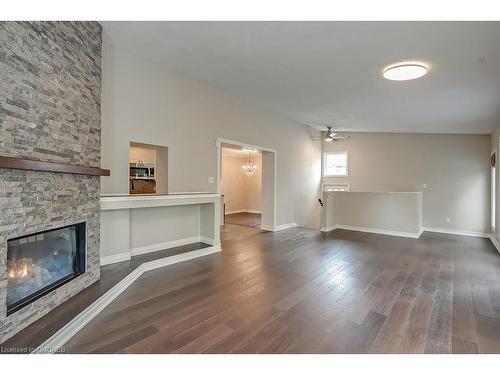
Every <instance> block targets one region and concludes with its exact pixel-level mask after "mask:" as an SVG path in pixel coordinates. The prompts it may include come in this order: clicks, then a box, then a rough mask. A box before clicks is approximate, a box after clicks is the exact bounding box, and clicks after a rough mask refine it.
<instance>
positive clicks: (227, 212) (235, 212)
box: [224, 208, 262, 215]
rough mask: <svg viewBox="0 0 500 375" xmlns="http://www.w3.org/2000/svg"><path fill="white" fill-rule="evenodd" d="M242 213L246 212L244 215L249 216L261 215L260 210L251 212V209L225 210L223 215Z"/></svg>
mask: <svg viewBox="0 0 500 375" xmlns="http://www.w3.org/2000/svg"><path fill="white" fill-rule="evenodd" d="M242 212H246V213H249V214H260V213H262V212H261V211H260V210H252V209H251V208H243V209H241V210H226V212H224V215H231V214H240V213H242Z"/></svg>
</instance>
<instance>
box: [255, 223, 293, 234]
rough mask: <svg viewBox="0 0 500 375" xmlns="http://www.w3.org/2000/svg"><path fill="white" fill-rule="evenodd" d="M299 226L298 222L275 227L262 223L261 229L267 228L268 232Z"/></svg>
mask: <svg viewBox="0 0 500 375" xmlns="http://www.w3.org/2000/svg"><path fill="white" fill-rule="evenodd" d="M297 226H298V225H297V224H296V223H288V224H282V225H276V226H274V227H271V226H269V225H265V224H262V225H261V226H260V229H261V230H266V231H268V232H279V231H280V230H285V229H290V228H296V227H297Z"/></svg>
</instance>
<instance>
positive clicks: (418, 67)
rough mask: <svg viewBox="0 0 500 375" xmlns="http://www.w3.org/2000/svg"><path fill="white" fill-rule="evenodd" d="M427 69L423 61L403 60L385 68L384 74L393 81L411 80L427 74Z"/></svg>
mask: <svg viewBox="0 0 500 375" xmlns="http://www.w3.org/2000/svg"><path fill="white" fill-rule="evenodd" d="M427 70H428V68H427V66H425V65H424V64H421V63H414V62H401V63H397V64H394V65H391V66H388V67H387V68H385V69H384V73H383V76H384V78H385V79H389V80H391V81H409V80H411V79H417V78H420V77H423V76H425V75H426V74H427Z"/></svg>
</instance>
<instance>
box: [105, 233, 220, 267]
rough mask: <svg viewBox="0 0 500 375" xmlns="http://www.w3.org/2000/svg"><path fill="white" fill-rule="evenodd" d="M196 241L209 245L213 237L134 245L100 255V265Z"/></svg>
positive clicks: (212, 243) (213, 242) (213, 243)
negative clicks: (110, 253)
mask: <svg viewBox="0 0 500 375" xmlns="http://www.w3.org/2000/svg"><path fill="white" fill-rule="evenodd" d="M197 242H202V243H205V244H207V245H210V246H213V245H215V241H214V239H213V238H210V237H206V236H193V237H187V238H181V239H180V240H174V241H166V242H159V243H155V244H152V245H145V246H140V247H136V248H133V249H130V251H129V252H123V253H119V254H114V255H108V256H105V257H101V266H105V265H108V264H113V263H118V262H123V261H125V260H130V259H131V258H132V257H134V256H137V255H143V254H148V253H152V252H155V251H161V250H166V249H170V248H172V247H177V246H184V245H190V244H193V243H197Z"/></svg>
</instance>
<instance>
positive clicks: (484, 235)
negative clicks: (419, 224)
mask: <svg viewBox="0 0 500 375" xmlns="http://www.w3.org/2000/svg"><path fill="white" fill-rule="evenodd" d="M424 231H425V232H435V233H445V234H456V235H459V236H470V237H482V238H490V236H491V235H490V234H489V233H483V232H472V231H467V230H459V229H448V228H438V227H424Z"/></svg>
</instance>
